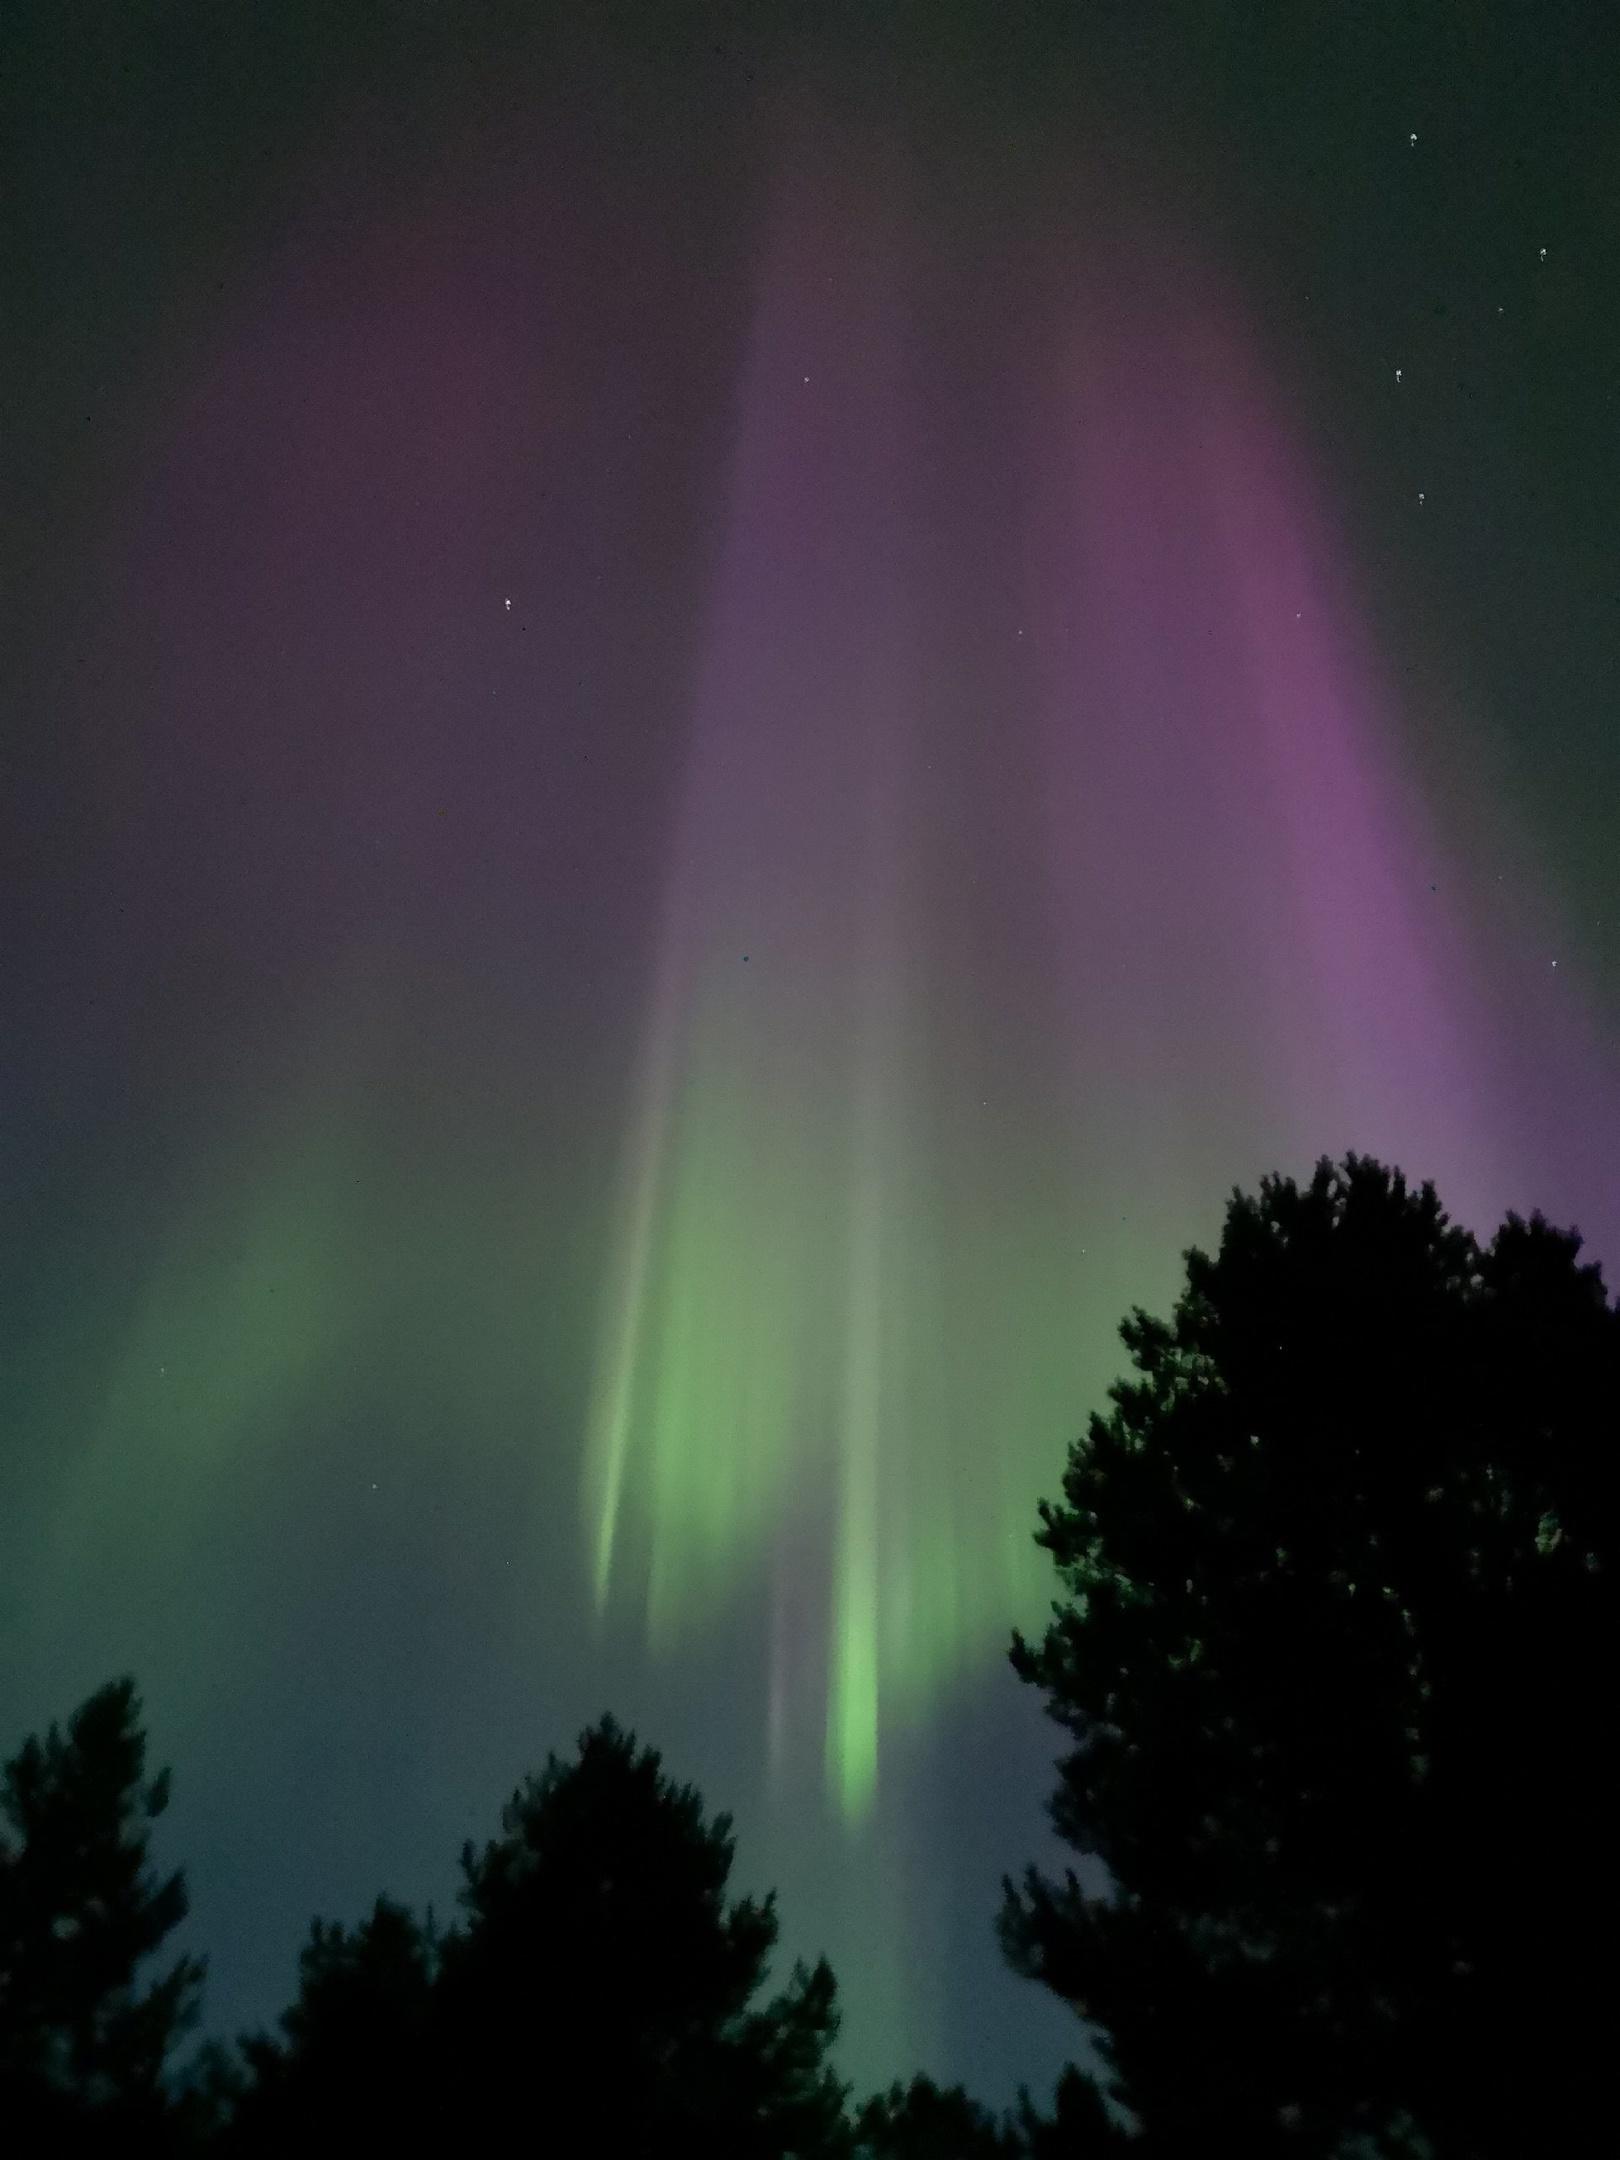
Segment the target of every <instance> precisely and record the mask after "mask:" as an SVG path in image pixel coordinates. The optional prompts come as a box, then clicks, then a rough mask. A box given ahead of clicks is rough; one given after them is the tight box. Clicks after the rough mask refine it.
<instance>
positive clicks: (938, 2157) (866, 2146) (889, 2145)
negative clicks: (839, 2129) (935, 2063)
mask: <svg viewBox="0 0 1620 2160" xmlns="http://www.w3.org/2000/svg"><path fill="white" fill-rule="evenodd" d="M1021 2151H1022V2147H1021V2145H1020V2143H1019V2141H1018V2138H1017V2136H1016V2135H1015V2133H1014V2132H1013V2130H1012V2128H1011V2127H1010V2126H1009V2125H1008V2124H1006V2123H1003V2122H998V2121H997V2119H996V2118H995V2116H993V2115H992V2114H991V2113H990V2112H989V2110H988V2109H987V2108H984V2107H981V2106H980V2105H979V2103H978V2101H976V2100H973V2099H970V2098H969V2096H968V2094H967V2093H966V2092H965V2091H964V2090H963V2088H962V2087H961V2086H960V2085H947V2086H940V2085H936V2084H935V2083H934V2081H933V2079H932V2078H927V2077H915V2078H913V2079H912V2081H911V2083H910V2084H909V2085H901V2084H898V2083H897V2084H894V2085H891V2086H890V2088H889V2090H888V2091H887V2092H884V2093H878V2094H876V2095H875V2096H874V2097H873V2098H872V2099H870V2100H868V2101H867V2102H866V2104H865V2106H864V2107H862V2108H861V2109H860V2110H859V2111H858V2113H857V2114H856V2117H855V2152H856V2160H1016V2156H1017V2155H1018V2154H1019V2153H1020V2152H1021Z"/></svg>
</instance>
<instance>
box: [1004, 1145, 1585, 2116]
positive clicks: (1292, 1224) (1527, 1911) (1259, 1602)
mask: <svg viewBox="0 0 1620 2160" xmlns="http://www.w3.org/2000/svg"><path fill="white" fill-rule="evenodd" d="M1579 1249H1580V1240H1579V1237H1578V1236H1577V1235H1574V1234H1568V1233H1564V1232H1560V1231H1557V1230H1555V1229H1552V1228H1550V1227H1549V1226H1548V1225H1547V1223H1546V1222H1545V1221H1543V1220H1542V1218H1541V1217H1539V1216H1536V1217H1534V1218H1533V1219H1532V1220H1531V1221H1530V1222H1528V1223H1526V1222H1523V1221H1521V1220H1519V1219H1518V1218H1517V1217H1514V1216H1510V1217H1509V1218H1508V1220H1507V1222H1506V1223H1505V1225H1504V1226H1503V1227H1502V1229H1501V1230H1500V1231H1499V1232H1498V1233H1497V1235H1496V1237H1495V1239H1494V1241H1493V1242H1492V1244H1491V1246H1490V1247H1489V1249H1488V1250H1481V1249H1480V1247H1479V1246H1477V1245H1476V1243H1475V1241H1474V1240H1473V1238H1472V1237H1470V1236H1469V1235H1468V1234H1467V1233H1465V1232H1463V1231H1461V1230H1458V1229H1456V1228H1453V1227H1452V1226H1450V1225H1449V1224H1448V1222H1447V1220H1446V1217H1445V1216H1444V1214H1443V1213H1442V1212H1441V1209H1440V1207H1439V1204H1438V1202H1437V1200H1436V1198H1435V1195H1434V1191H1433V1188H1432V1187H1430V1186H1427V1185H1426V1186H1424V1187H1423V1188H1422V1189H1421V1191H1409V1190H1408V1188H1407V1186H1406V1184H1405V1181H1404V1180H1403V1179H1402V1178H1401V1177H1400V1175H1399V1174H1398V1173H1391V1172H1390V1171H1388V1170H1386V1169H1384V1168H1383V1167H1381V1166H1380V1165H1378V1164H1377V1163H1374V1162H1371V1161H1368V1160H1364V1159H1358V1158H1356V1157H1354V1156H1351V1157H1349V1158H1347V1159H1346V1161H1345V1162H1344V1164H1343V1165H1342V1166H1335V1165H1333V1164H1330V1163H1328V1162H1326V1161H1324V1162H1322V1163H1321V1164H1320V1165H1319V1166H1318V1168H1317V1171H1316V1174H1315V1176H1314V1178H1313V1180H1312V1182H1311V1184H1310V1185H1309V1187H1308V1188H1307V1189H1306V1190H1304V1191H1300V1190H1298V1189H1297V1188H1296V1187H1295V1186H1294V1185H1293V1184H1292V1183H1290V1182H1287V1181H1284V1180H1281V1179H1276V1178H1273V1179H1268V1180H1267V1181H1265V1183H1264V1184H1263V1186H1262V1189H1261V1193H1260V1197H1259V1198H1258V1200H1251V1199H1246V1198H1244V1197H1243V1196H1242V1195H1240V1194H1239V1195H1234V1197H1233V1200H1232V1203H1231V1206H1230V1208H1229V1210H1228V1214H1227V1218H1226V1224H1225V1231H1224V1235H1223V1238H1222V1241H1221V1246H1220V1251H1219V1253H1218V1255H1217V1256H1216V1257H1215V1258H1214V1259H1211V1258H1209V1257H1208V1256H1207V1255H1206V1254H1204V1253H1202V1252H1199V1251H1197V1250H1193V1251H1191V1252H1189V1253H1188V1254H1187V1256H1186V1263H1187V1277H1186V1288H1185V1291H1184V1292H1183V1294H1182V1296H1181V1298H1180V1300H1179V1302H1178V1304H1177V1306H1176V1309H1175V1313H1174V1316H1173V1318H1172V1319H1171V1320H1170V1321H1169V1322H1165V1321H1161V1320H1157V1319H1154V1318H1152V1317H1150V1316H1149V1315H1148V1314H1146V1313H1144V1312H1142V1311H1140V1310H1137V1311H1136V1312H1134V1313H1133V1314H1132V1316H1131V1317H1130V1319H1129V1320H1128V1321H1127V1322H1126V1323H1125V1324H1124V1326H1123V1327H1122V1329H1121V1334H1122V1336H1123V1339H1124V1341H1125V1344H1126V1346H1127V1348H1128V1350H1129V1352H1130V1355H1131V1359H1132V1361H1133V1364H1134V1366H1135V1368H1136V1373H1137V1377H1136V1378H1134V1379H1132V1380H1130V1381H1127V1382H1121V1383H1120V1384H1119V1385H1117V1386H1116V1387H1115V1388H1114V1389H1113V1390H1112V1391H1111V1400H1112V1405H1113V1407H1112V1410H1111V1412H1110V1413H1109V1414H1108V1415H1107V1416H1106V1417H1104V1416H1094V1417H1093V1418H1092V1420H1091V1423H1090V1427H1089V1430H1088V1433H1087V1435H1086V1437H1085V1438H1084V1439H1082V1440H1080V1441H1078V1442H1077V1443H1076V1444H1075V1445H1074V1447H1073V1448H1072V1450H1071V1452H1070V1456H1069V1461H1068V1467H1067V1471H1066V1474H1065V1476H1064V1480H1063V1499H1062V1501H1061V1503H1059V1504H1057V1505H1052V1504H1047V1503H1043V1505H1042V1508H1041V1522H1042V1527H1041V1529H1040V1531H1039V1533H1038V1541H1039V1543H1040V1544H1041V1545H1042V1546H1044V1547H1045V1549H1046V1550H1047V1551H1048V1552H1049V1553H1050V1554H1051V1555H1052V1557H1053V1560H1054V1561H1055V1563H1056V1565H1057V1568H1058V1572H1059V1576H1060V1579H1061V1583H1062V1587H1063V1592H1064V1596H1063V1599H1062V1601H1061V1602H1060V1603H1059V1604H1058V1605H1056V1606H1054V1609H1053V1611H1054V1617H1053V1621H1052V1624H1051V1626H1050V1627H1049V1628H1048V1629H1047V1631H1046V1634H1045V1636H1044V1639H1043V1640H1042V1641H1041V1642H1039V1643H1037V1644H1031V1643H1028V1642H1025V1641H1024V1640H1022V1639H1021V1638H1020V1639H1017V1640H1016V1641H1015V1646H1014V1651H1013V1662H1014V1665H1015V1668H1016V1669H1017V1671H1018V1672H1019V1673H1020V1674H1021V1675H1022V1676H1023V1677H1024V1678H1025V1679H1027V1680H1029V1681H1031V1682H1032V1683H1034V1684H1035V1685H1037V1686H1039V1687H1040V1688H1042V1689H1043V1690H1044V1691H1045V1693H1046V1696H1047V1708H1048V1710H1049V1712H1050V1714H1051V1715H1052V1716H1053V1717H1054V1718H1055V1719H1056V1720H1057V1721H1058V1722H1059V1723H1060V1724H1061V1725H1062V1726H1063V1727H1064V1728H1065V1730H1066V1732H1067V1733H1068V1735H1069V1736H1070V1739H1071V1740H1072V1743H1073V1747H1072V1752H1070V1753H1069V1754H1068V1755H1067V1756H1066V1758H1065V1759H1064V1760H1063V1762H1062V1763H1061V1765H1060V1779H1059V1785H1058V1789H1057V1793H1056V1796H1055V1798H1054V1801H1053V1803H1052V1815H1053V1820H1054V1823H1055V1825H1056V1827H1057V1829H1058V1831H1059V1834H1060V1835H1061V1836H1062V1837H1063V1838H1064V1839H1065V1841H1066V1842H1067V1843H1068V1844H1069V1845H1070V1846H1071V1848H1072V1849H1074V1850H1075V1851H1076V1852H1077V1853H1080V1854H1085V1855H1090V1856H1093V1857H1094V1858H1095V1859H1096V1860H1098V1861H1100V1862H1101V1863H1102V1866H1103V1869H1104V1870H1105V1871H1106V1877H1105V1880H1104V1881H1103V1882H1102V1883H1101V1885H1099V1884H1098V1883H1097V1882H1088V1883H1086V1884H1082V1883H1081V1881H1080V1880H1079V1879H1078V1877H1077V1875H1076V1874H1075V1872H1074V1871H1072V1870H1071V1871H1069V1872H1068V1873H1067V1875H1066V1879H1065V1880H1064V1881H1062V1882H1057V1883H1054V1882H1051V1881H1047V1880H1044V1879H1043V1878H1041V1877H1040V1876H1039V1875H1038V1874H1037V1873H1036V1872H1035V1871H1034V1870H1031V1871H1030V1872H1029V1874H1028V1876H1027V1877H1026V1880H1025V1883H1024V1886H1023V1890H1022V1892H1021V1893H1019V1892H1016V1891H1014V1890H1013V1889H1012V1887H1011V1885H1009V1886H1008V1902H1007V1905H1006V1907H1005V1909H1004V1912H1003V1921H1002V1925H1003V1935H1004V1940H1005V1942H1006V1944H1007V1947H1008V1950H1009V1954H1010V1955H1011V1956H1012V1958H1013V1960H1014V1962H1015V1964H1016V1965H1017V1966H1018V1967H1019V1969H1020V1970H1022V1971H1024V1972H1026V1973H1028V1974H1031V1975H1033V1976H1035V1977H1037V1978H1039V1979H1041V1980H1043V1981H1045V1982H1046V1984H1047V1985H1048V1986H1050V1987H1051V1988H1053V1989H1054V1990H1055V1991H1056V1992H1057V1993H1058V1994H1059V1995H1060V1996H1061V1997H1063V1998H1064V1999H1065V2000H1066V2001H1068V2002H1070V2003H1071V2004H1073V2005H1074V2007H1075V2008H1076V2009H1077V2010H1078V2011H1079V2012H1080V2013H1081V2015H1082V2016H1084V2017H1085V2018H1087V2019H1088V2020H1090V2021H1092V2023H1093V2024H1094V2025H1095V2027H1096V2028H1097V2029H1098V2031H1099V2033H1100V2036H1101V2041H1102V2045H1103V2049H1104V2055H1105V2060H1106V2061H1107V2062H1108V2064H1109V2066H1110V2071H1111V2078H1112V2090H1113V2094H1114V2097H1115V2098H1116V2099H1118V2100H1119V2101H1121V2102H1123V2103H1124V2104H1125V2105H1126V2106H1127V2107H1128V2108H1129V2109H1130V2110H1131V2111H1132V2112H1133V2114H1134V2115H1135V2117H1136V2118H1137V2120H1138V2122H1139V2124H1140V2126H1141V2128H1142V2131H1143V2133H1144V2138H1145V2144H1146V2149H1148V2150H1151V2151H1152V2152H1154V2153H1164V2154H1181V2153H1193V2152H1197V2153H1200V2154H1204V2153H1208V2152H1211V2151H1222V2152H1225V2151H1231V2152H1239V2151H1241V2152H1243V2153H1244V2154H1245V2155H1248V2156H1261V2155H1264V2154H1266V2153H1269V2152H1288V2153H1299V2154H1307V2153H1308V2154H1338V2153H1343V2152H1348V2151H1350V2150H1351V2149H1353V2144H1352V2141H1353V2140H1354V2139H1355V2138H1356V2137H1357V2136H1358V2135H1359V2136H1362V2137H1365V2138H1368V2139H1371V2140H1372V2141H1373V2149H1375V2150H1378V2151H1381V2152H1389V2153H1396V2152H1404V2151H1410V2152H1424V2151H1432V2152H1434V2153H1437V2154H1441V2155H1451V2154H1459V2155H1461V2154H1495V2153H1503V2154H1507V2153H1513V2154H1522V2153H1524V2152H1527V2151H1535V2150H1540V2151H1556V2152H1559V2153H1575V2152H1580V2151H1584V2150H1588V2149H1593V2145H1592V2141H1593V2139H1594V2138H1595V2134H1596V2133H1595V2127H1594V2125H1595V2122H1596V2117H1595V2115H1594V2110H1595V2106H1596V2079H1597V2065H1598V2062H1599V2059H1600V2053H1601V2048H1600V2039H1601V2032H1600V2025H1599V2015H1600V2013H1599V2010H1598V2007H1597V2005H1598V1993H1597V1990H1596V1989H1595V1988H1594V1986H1593V1983H1592V1982H1591V1980H1590V1979H1589V1978H1588V1977H1587V1975H1588V1972H1589V1970H1590V1966H1591V1961H1592V1958H1593V1955H1594V1953H1597V1952H1600V1950H1601V1946H1603V1945H1604V1944H1606V1942H1607V1940H1608V1933H1609V1929H1610V1927H1611V1925H1612V1922H1613V1917H1614V1910H1615V1904H1614V1870H1613V1863H1612V1859H1611V1850H1612V1821H1613V1816H1614V1795H1615V1781H1614V1773H1613V1770H1612V1769H1611V1768H1610V1766H1609V1757H1610V1752H1611V1751H1610V1749H1609V1745H1608V1742H1609V1737H1610V1736H1609V1733H1608V1730H1607V1727H1608V1722H1609V1720H1608V1718H1607V1716H1606V1714H1605V1713H1603V1712H1602V1710H1601V1708H1600V1706H1599V1702H1598V1699H1597V1697H1596V1693H1595V1690H1596V1686H1597V1680H1598V1660H1599V1657H1600V1649H1599V1646H1600V1645H1601V1644H1605V1643H1606V1642H1607V1641H1608V1640H1609V1635H1610V1629H1611V1626H1612V1621H1613V1604H1614V1600H1613V1588H1612V1585H1613V1579H1614V1578H1613V1545H1612V1541H1613V1521H1614V1515H1613V1505H1612V1499H1613V1474H1614V1473H1613V1465H1614V1447H1615V1438H1616V1421H1617V1408H1620V1314H1617V1313H1616V1312H1615V1311H1614V1310H1612V1309H1611V1308H1610V1306H1609V1304H1608V1302H1607V1299H1606V1297H1605V1294H1604V1290H1603V1285H1602V1279H1601V1276H1600V1274H1599V1272H1598V1270H1597V1269H1596V1268H1594V1267H1589V1266H1588V1267H1582V1266H1579V1265H1578V1264H1577V1254H1578V1252H1579Z"/></svg>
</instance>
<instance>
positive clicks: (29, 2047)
mask: <svg viewBox="0 0 1620 2160" xmlns="http://www.w3.org/2000/svg"><path fill="white" fill-rule="evenodd" d="M168 1795H169V1779H168V1772H167V1771H161V1772H159V1774H158V1775H157V1776H156V1777H154V1778H152V1779H148V1778H147V1777H146V1738H145V1734H144V1733H143V1731H142V1729H141V1720H140V1701H139V1698H138V1696H137V1695H136V1692H135V1684H134V1682H133V1681H132V1680H127V1679H125V1680H117V1681H114V1682H112V1683H110V1684H109V1685H108V1686H106V1687H104V1688H101V1689H100V1690H99V1691H98V1692H97V1693H96V1694H94V1695H92V1696H91V1697H90V1698H89V1699H88V1701H86V1702H85V1703H83V1704H82V1705H81V1706H80V1708H79V1709H78V1710H76V1711H75V1712H74V1713H73V1715H72V1717H71V1718H70V1719H69V1720H68V1726H67V1731H66V1732H65V1733H63V1732H61V1731H60V1730H59V1729H58V1728H57V1726H55V1725H54V1724H53V1725H52V1726H51V1728H50V1730H49V1732H48V1733H47V1734H46V1736H45V1738H44V1739H43V1740H40V1739H39V1738H37V1737H32V1738H30V1739H28V1740H26V1741H25V1742H24V1743H23V1746H22V1748H21V1749H20V1750H19V1752H18V1753H17V1754H16V1755H15V1756H13V1757H12V1759H11V1760H10V1762H8V1763H7V1764H6V1765H5V1768H4V1773H3V1782H0V1817H3V1820H4V1823H5V1825H6V1828H5V1830H3V1831H0V2141H8V2142H9V2144H10V2149H12V2150H14V2151H17V2152H24V2151H30V2150H36V2149H37V2150H41V2151H43V2150H45V2149H47V2144H46V2141H47V2140H50V2141H52V2142H54V2143H55V2144H56V2145H57V2147H58V2149H63V2147H64V2146H67V2147H71V2149H73V2150H88V2149H95V2150H101V2149H106V2150H108V2151H119V2152H135V2151H146V2150H151V2149H155V2148H157V2147H159V2146H161V2145H162V2144H163V2143H164V2142H165V2140H166V2139H167V2138H168V2137H169V2135H170V2134H171V2132H172V2130H173V2124H172V2121H171V2111H170V2107H169V2102H168V2097H167V2093H166V2090H165V2085H164V2072H165V2068H166V2065H167V2064H168V2061H169V2058H170V2056H171V2053H172V2051H173V2049H174V2046H175V2044H176V2042H177V2041H178V2039H179V2037H180V2036H181V2034H182V2033H183V2032H184V2031H185V2030H186V2028H187V2026H188V2025H189V2024H190V2023H191V2021H192V2019H193V2018H194V2016H195V2014H196V2008H197V1998H198V1994H199V1991H200V1988H201V1984H202V1967H201V1965H200V1964H199V1963H198V1962H196V1961H195V1960H193V1959H191V1958H180V1959H178V1960H176V1962H175V1963H174V1964H173V1965H171V1966H170V1967H169V1968H168V1970H167V1971H165V1972H163V1973H161V1974H159V1975H158V1976H157V1977H155V1978H153V1979H150V1980H148V1981H146V1983H145V1984H144V1985H143V1984H142V1982H141V1975H142V1973H143V1969H144V1968H146V1967H148V1966H149V1964H150V1962H151V1960H152V1959H153V1958H154V1957H155V1956H156V1955H157V1953H158V1952H159V1950H160V1949H161V1948H162V1946H163V1943H164V1941H165V1939H166V1938H167V1937H168V1936H169V1935H170V1934H171V1933H172V1931H173V1930H174V1928H175V1927H177V1926H178V1925H179V1923H180V1921H181V1920H182V1919H183V1918H184V1917H185V1913H186V1892H185V1885H184V1881H183V1879H182V1877H181V1875H180V1874H179V1873H178V1872H176V1873H175V1874H172V1875H170V1876H168V1877H166V1878H161V1879H160V1878H159V1877H158V1876H157V1874H156V1873H155V1871H154V1870H153V1868H152V1866H151V1864H150V1860H149V1857H148V1844H149V1838H150V1826H151V1824H152V1823H153V1822H154V1821H155V1820H156V1818H157V1817H158V1816H159V1815H161V1814H162V1812H163V1810H164V1808H165V1807H166V1805H167V1804H168Z"/></svg>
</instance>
